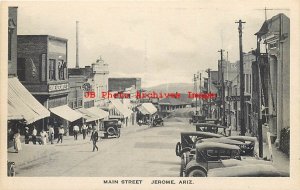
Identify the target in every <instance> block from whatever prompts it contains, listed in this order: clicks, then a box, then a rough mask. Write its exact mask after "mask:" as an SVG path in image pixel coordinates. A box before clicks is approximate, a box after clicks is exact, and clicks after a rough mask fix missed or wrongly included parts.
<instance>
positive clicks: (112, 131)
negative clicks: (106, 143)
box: [106, 127, 117, 136]
mask: <svg viewBox="0 0 300 190" xmlns="http://www.w3.org/2000/svg"><path fill="white" fill-rule="evenodd" d="M106 132H107V134H109V135H110V136H112V135H115V134H117V131H116V130H115V129H114V128H113V127H109V128H107V130H106Z"/></svg>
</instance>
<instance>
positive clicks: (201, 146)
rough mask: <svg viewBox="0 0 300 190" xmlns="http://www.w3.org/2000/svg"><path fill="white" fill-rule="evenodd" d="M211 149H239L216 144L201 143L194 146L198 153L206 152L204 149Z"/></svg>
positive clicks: (233, 146)
mask: <svg viewBox="0 0 300 190" xmlns="http://www.w3.org/2000/svg"><path fill="white" fill-rule="evenodd" d="M213 148H223V149H230V150H240V147H238V146H236V145H231V144H224V143H218V142H202V143H198V144H196V149H197V150H198V151H202V150H206V149H213Z"/></svg>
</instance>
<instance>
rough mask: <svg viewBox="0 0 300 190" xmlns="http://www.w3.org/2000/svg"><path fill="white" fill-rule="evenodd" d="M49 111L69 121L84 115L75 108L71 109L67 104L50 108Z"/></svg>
mask: <svg viewBox="0 0 300 190" xmlns="http://www.w3.org/2000/svg"><path fill="white" fill-rule="evenodd" d="M50 111H51V112H52V113H54V114H55V115H57V116H59V117H61V118H64V119H65V120H68V121H71V122H72V121H75V120H77V119H79V118H82V117H84V115H82V114H81V113H79V112H77V111H75V110H72V109H71V108H70V107H69V106H67V105H63V106H58V107H55V108H50Z"/></svg>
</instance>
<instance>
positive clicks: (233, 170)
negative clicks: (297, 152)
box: [207, 164, 280, 177]
mask: <svg viewBox="0 0 300 190" xmlns="http://www.w3.org/2000/svg"><path fill="white" fill-rule="evenodd" d="M207 176H208V177H275V176H280V172H279V171H278V170H277V169H276V168H275V167H274V166H272V165H265V164H249V165H243V166H232V167H225V168H215V169H210V170H209V171H208V175H207Z"/></svg>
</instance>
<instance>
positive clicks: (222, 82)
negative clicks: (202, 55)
mask: <svg viewBox="0 0 300 190" xmlns="http://www.w3.org/2000/svg"><path fill="white" fill-rule="evenodd" d="M223 51H224V50H223V49H221V50H220V51H218V52H220V53H221V87H222V89H221V98H222V107H223V109H222V125H225V85H224V69H223Z"/></svg>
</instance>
